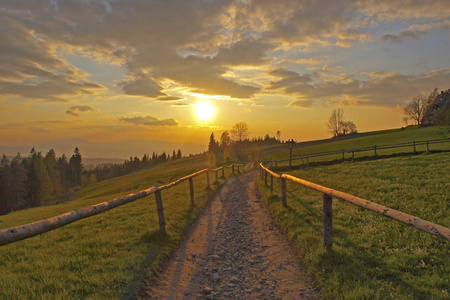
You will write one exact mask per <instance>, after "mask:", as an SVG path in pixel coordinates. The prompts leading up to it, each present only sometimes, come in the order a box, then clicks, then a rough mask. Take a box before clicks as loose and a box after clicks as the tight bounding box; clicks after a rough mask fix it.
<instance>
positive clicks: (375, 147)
mask: <svg viewBox="0 0 450 300" xmlns="http://www.w3.org/2000/svg"><path fill="white" fill-rule="evenodd" d="M373 148H374V149H375V156H377V146H376V145H375V146H373Z"/></svg>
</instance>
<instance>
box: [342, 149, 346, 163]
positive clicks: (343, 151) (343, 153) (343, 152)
mask: <svg viewBox="0 0 450 300" xmlns="http://www.w3.org/2000/svg"><path fill="white" fill-rule="evenodd" d="M342 160H343V161H344V160H345V150H344V149H342Z"/></svg>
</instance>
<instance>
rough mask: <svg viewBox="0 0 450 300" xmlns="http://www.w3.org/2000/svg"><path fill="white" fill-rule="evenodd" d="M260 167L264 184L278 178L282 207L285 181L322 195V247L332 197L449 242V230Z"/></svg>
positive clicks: (327, 242) (327, 240)
mask: <svg viewBox="0 0 450 300" xmlns="http://www.w3.org/2000/svg"><path fill="white" fill-rule="evenodd" d="M260 167H261V176H263V175H264V177H265V178H266V180H265V183H266V185H267V174H270V175H271V176H272V177H276V178H280V180H281V198H282V203H283V206H284V207H287V202H286V195H287V193H286V180H289V181H292V182H295V183H299V184H301V185H303V186H305V187H308V188H310V189H313V190H315V191H318V192H321V193H322V194H323V223H324V228H323V244H324V247H327V248H331V247H332V244H333V242H332V232H333V226H332V201H333V200H332V199H333V197H336V198H339V199H341V200H344V201H346V202H349V203H352V204H354V205H357V206H360V207H362V208H364V209H368V210H371V211H373V212H376V213H378V214H380V215H383V216H385V217H389V218H391V219H394V220H396V221H399V222H402V223H404V224H407V225H409V226H412V227H414V228H416V229H418V230H421V231H424V232H427V233H429V234H432V235H435V236H438V237H440V238H443V239H445V240H447V241H450V228H447V227H444V226H441V225H438V224H434V223H431V222H428V221H425V220H423V219H421V218H419V217H415V216H412V215H408V214H406V213H404V212H401V211H398V210H395V209H392V208H390V207H387V206H384V205H380V204H377V203H375V202H372V201H370V200H366V199H363V198H359V197H356V196H353V195H350V194H347V193H344V192H340V191H337V190H333V189H330V188H327V187H324V186H321V185H318V184H315V183H312V182H309V181H306V180H304V179H301V178H297V177H294V176H292V175H288V174H281V175H280V174H276V173H274V172H272V171H271V170H269V169H268V168H266V167H264V165H263V163H260ZM271 189H273V186H272V185H271Z"/></svg>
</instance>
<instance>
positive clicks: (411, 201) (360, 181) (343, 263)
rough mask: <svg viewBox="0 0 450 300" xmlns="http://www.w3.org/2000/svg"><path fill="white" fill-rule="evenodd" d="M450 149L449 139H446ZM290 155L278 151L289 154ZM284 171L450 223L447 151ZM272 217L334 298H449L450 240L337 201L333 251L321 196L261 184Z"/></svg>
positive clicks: (422, 135)
mask: <svg viewBox="0 0 450 300" xmlns="http://www.w3.org/2000/svg"><path fill="white" fill-rule="evenodd" d="M448 132H449V127H428V128H410V129H406V130H398V131H392V132H388V133H384V134H380V135H373V136H367V137H361V138H355V139H352V140H347V141H339V142H335V143H331V142H330V143H327V144H322V145H315V146H311V147H305V148H302V150H303V151H304V152H309V153H311V152H320V151H327V150H329V149H342V148H349V147H361V146H367V145H370V144H372V143H377V144H390V143H399V142H407V141H412V140H414V139H415V140H419V139H420V140H425V139H433V138H445V137H448ZM440 148H441V150H444V148H445V149H446V150H447V151H448V150H450V144H449V143H446V144H441V146H440ZM286 154H287V155H288V153H286V152H284V153H273V154H271V155H272V157H278V158H286ZM284 173H288V174H291V175H293V176H296V177H299V178H303V179H306V180H308V181H311V182H314V183H318V184H320V185H323V186H326V187H329V188H333V189H336V190H340V191H343V192H346V193H349V194H352V195H355V196H359V197H362V198H365V199H368V200H372V201H374V202H376V203H379V204H382V205H386V206H388V207H391V208H394V209H397V210H400V211H403V212H405V213H408V214H412V215H414V216H418V217H420V218H423V219H425V220H427V221H431V222H434V223H437V224H440V225H442V226H446V227H450V198H449V194H450V175H449V174H450V152H438V153H431V154H425V153H423V154H419V155H408V156H398V157H389V156H387V158H384V159H377V160H367V161H360V162H358V161H355V162H351V161H346V162H343V163H338V164H333V165H323V166H318V167H314V168H302V169H297V170H292V171H287V172H284ZM259 186H260V191H261V193H262V196H263V198H264V199H265V200H266V202H267V204H268V206H269V209H270V211H271V213H272V215H273V217H274V218H275V219H276V220H277V222H278V224H279V226H281V227H282V228H283V230H284V231H285V232H286V234H287V236H288V237H289V239H290V240H291V242H292V243H293V244H294V245H295V247H296V248H297V250H298V253H299V256H300V257H301V258H302V260H303V261H304V262H305V263H306V265H307V267H308V269H309V271H310V273H311V274H313V276H314V277H315V279H316V281H317V282H318V283H319V285H320V286H321V287H322V288H323V291H322V294H323V295H324V296H326V297H328V298H331V299H334V298H335V299H449V298H450V277H449V276H448V274H450V261H449V260H448V257H450V243H449V242H448V241H445V240H442V239H439V238H437V237H434V236H431V235H429V234H427V233H424V232H421V231H418V230H416V229H413V228H411V227H409V226H407V225H404V224H402V223H399V222H396V221H394V220H392V219H389V218H386V217H383V216H380V215H378V214H375V213H372V212H370V211H367V210H364V209H362V208H359V207H356V206H354V205H352V204H349V203H346V202H344V201H341V200H338V199H335V200H334V201H333V227H334V228H333V250H332V251H326V250H325V249H324V247H323V246H322V243H323V241H322V232H323V231H322V226H323V225H322V224H323V221H322V195H321V194H320V193H318V192H315V191H312V190H309V189H307V188H304V187H302V186H300V185H298V184H295V183H291V182H288V183H287V191H288V194H287V203H288V208H284V207H283V206H282V204H281V199H280V194H281V187H280V184H279V182H277V181H275V182H274V191H273V192H270V189H269V188H268V187H266V186H265V185H264V180H260V182H259Z"/></svg>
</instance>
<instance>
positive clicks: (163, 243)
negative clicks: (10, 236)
mask: <svg viewBox="0 0 450 300" xmlns="http://www.w3.org/2000/svg"><path fill="white" fill-rule="evenodd" d="M204 167H206V158H205V157H197V158H191V159H184V160H179V161H175V162H173V163H168V164H164V165H161V166H158V167H155V168H153V169H149V170H145V171H141V172H137V173H133V174H129V175H126V176H122V177H118V178H114V179H111V180H106V181H103V182H99V183H96V184H93V185H91V186H89V187H87V188H85V189H82V190H80V191H79V192H78V193H77V194H76V195H75V196H74V197H73V199H71V201H68V202H66V203H64V204H60V205H55V206H48V207H39V208H34V209H28V210H25V211H19V212H15V213H11V214H8V215H5V216H2V217H0V228H1V229H4V228H9V227H13V226H17V225H21V224H25V223H30V222H33V221H37V220H40V219H43V218H48V217H51V216H55V215H58V214H61V213H65V212H68V211H71V210H74V209H77V208H80V207H85V206H88V205H92V204H96V203H99V202H103V201H108V200H111V199H114V198H116V197H119V196H123V195H126V194H129V193H133V192H136V191H140V190H143V189H146V188H148V187H151V186H153V185H154V184H158V185H164V184H167V183H169V182H172V181H174V180H176V179H178V178H180V177H183V176H186V175H189V174H191V173H193V172H194V171H198V170H200V169H202V168H204ZM229 173H231V172H230V171H228V174H226V176H230V174H229ZM213 181H214V177H212V178H211V182H213ZM220 181H221V182H223V181H224V179H221V180H220ZM217 187H218V183H217V184H214V185H212V189H211V190H205V188H206V175H205V174H202V175H200V176H198V177H196V178H194V189H195V205H194V206H191V205H190V196H189V183H188V182H186V183H182V184H180V185H178V186H176V187H174V188H172V189H169V190H164V191H162V198H163V205H164V214H165V217H166V224H167V225H166V226H167V232H168V234H167V236H162V235H161V234H160V232H159V224H158V216H157V210H156V204H155V197H154V196H153V195H151V196H149V197H146V198H143V199H139V200H136V201H135V202H132V203H129V204H126V205H124V206H121V207H119V208H116V209H113V210H110V211H108V212H105V213H102V214H99V215H96V216H93V217H90V218H87V219H83V220H80V221H78V222H75V223H72V224H69V225H67V226H65V227H62V228H59V229H57V230H54V231H51V232H48V233H45V234H42V235H39V236H36V237H33V238H30V239H27V240H23V241H20V242H16V243H14V244H10V245H6V246H2V247H0V269H1V276H0V299H67V298H88V299H93V298H108V299H110V298H132V297H134V296H136V294H137V292H138V290H139V288H140V286H141V284H142V283H143V282H144V281H145V280H146V279H147V278H148V277H149V276H151V274H152V273H153V272H157V271H158V267H159V264H160V262H161V260H162V259H163V258H164V257H166V256H167V255H168V254H169V253H170V252H171V251H172V250H173V249H174V248H175V246H176V245H177V244H178V243H179V241H180V239H181V236H182V235H183V233H184V230H185V229H186V227H187V226H188V225H189V224H191V223H192V222H193V221H194V220H195V218H196V217H197V215H198V212H199V210H200V209H201V208H202V207H203V206H204V205H205V203H206V202H207V200H208V198H209V197H210V196H211V195H212V194H213V193H214V190H215V189H216V188H217Z"/></svg>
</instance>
